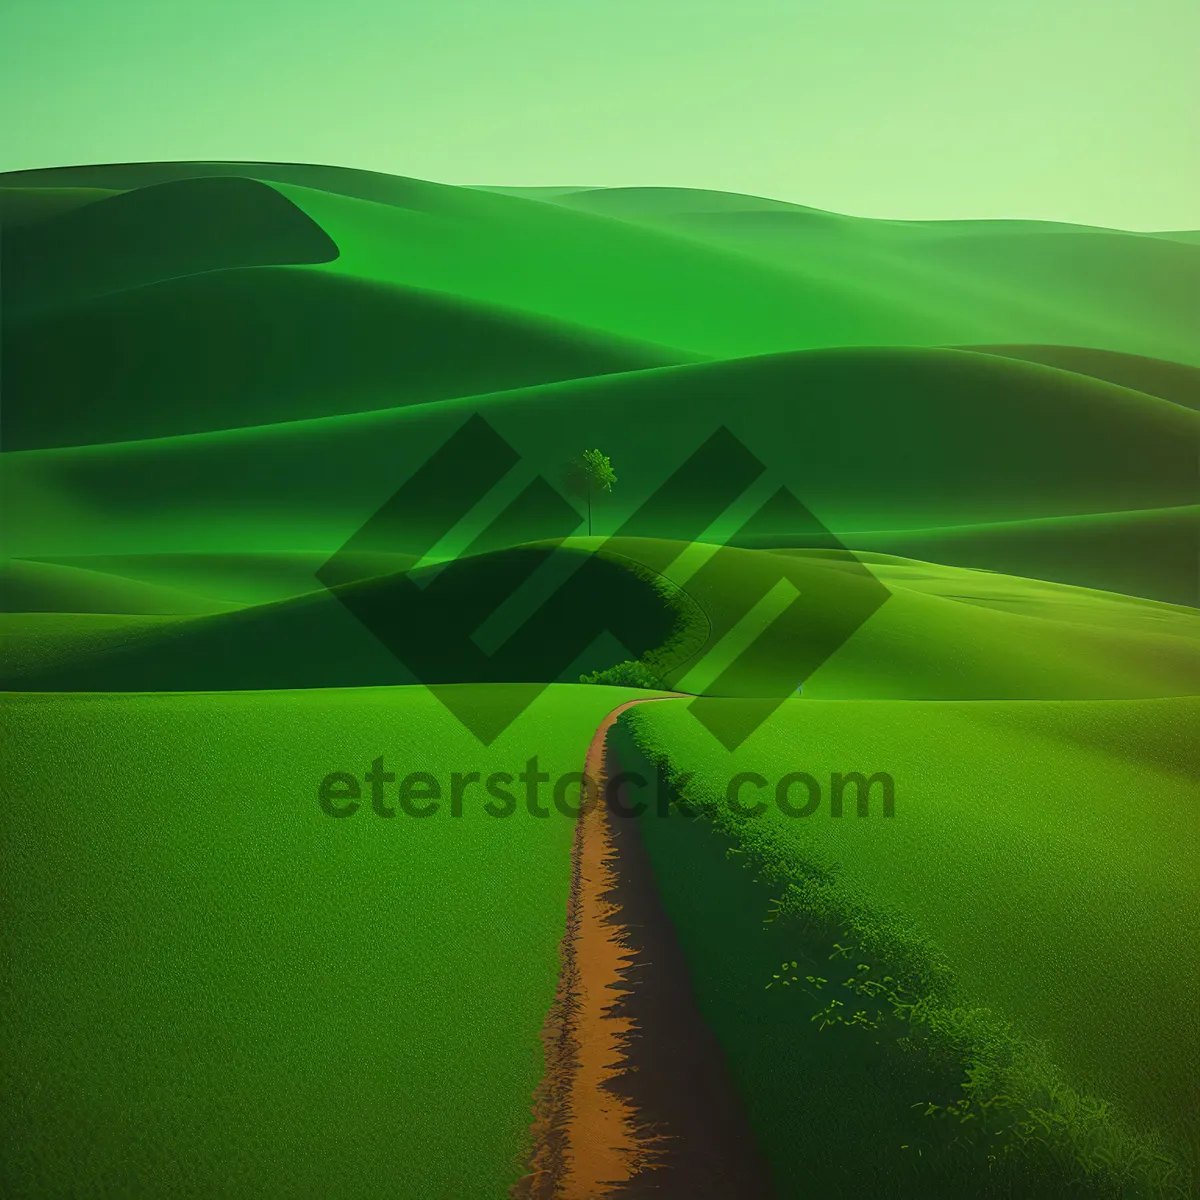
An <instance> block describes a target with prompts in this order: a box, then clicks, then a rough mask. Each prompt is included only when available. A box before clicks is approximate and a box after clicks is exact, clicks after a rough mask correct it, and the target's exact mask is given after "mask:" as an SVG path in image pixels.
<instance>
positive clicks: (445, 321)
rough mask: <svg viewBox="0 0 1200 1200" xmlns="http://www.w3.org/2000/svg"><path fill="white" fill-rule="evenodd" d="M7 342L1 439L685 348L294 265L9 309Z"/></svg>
mask: <svg viewBox="0 0 1200 1200" xmlns="http://www.w3.org/2000/svg"><path fill="white" fill-rule="evenodd" d="M5 339H6V340H5V345H6V358H5V367H4V380H5V385H6V387H7V388H10V389H11V390H12V394H14V395H17V396H19V397H20V398H21V402H20V403H19V404H14V405H13V406H12V407H11V409H10V410H9V411H8V413H7V416H6V419H5V423H4V439H5V446H6V447H7V448H8V449H10V450H25V449H39V448H42V447H45V446H65V445H86V444H88V443H94V442H113V441H122V440H126V439H137V438H153V437H167V436H172V435H176V434H184V433H195V432H202V431H206V430H212V429H228V428H233V427H238V426H242V425H262V424H268V423H271V422H282V421H292V420H303V419H305V418H309V417H324V416H329V415H333V414H338V413H351V412H363V411H370V410H374V409H388V408H393V407H395V406H398V405H404V404H421V403H426V402H428V401H431V400H440V399H443V398H445V397H447V396H469V395H474V394H476V393H480V392H492V391H502V390H504V389H506V388H514V387H525V386H529V385H531V384H539V383H545V382H549V381H555V380H560V379H572V378H575V377H578V376H589V375H604V374H609V373H612V372H618V371H627V370H634V369H640V368H645V367H657V366H663V365H666V364H670V363H675V362H680V361H685V360H686V359H687V357H688V356H687V355H684V354H680V353H677V352H674V351H670V350H665V349H662V348H660V347H653V346H647V345H640V344H636V343H630V342H623V341H621V340H620V339H616V338H611V337H606V336H598V335H595V334H593V333H591V332H590V331H588V330H582V329H577V328H573V327H570V326H565V325H563V324H561V323H559V324H556V323H553V322H550V321H547V320H539V321H534V320H530V319H528V318H526V317H523V316H521V315H520V314H515V313H507V312H502V311H495V310H491V309H488V308H486V307H483V306H481V305H478V304H470V303H465V302H463V301H460V300H458V299H456V298H454V297H448V296H440V295H435V294H429V293H424V292H420V291H415V290H413V289H409V288H401V287H397V286H391V285H388V284H383V283H379V282H374V281H365V280H362V279H359V278H356V277H354V276H352V275H348V274H347V275H341V274H321V273H318V272H316V271H314V270H311V269H305V268H302V267H259V268H256V269H245V270H242V269H238V270H220V271H211V272H204V273H199V274H191V275H188V276H186V277H182V278H177V279H168V280H166V281H163V282H158V283H153V284H148V285H146V286H144V287H138V288H133V289H129V290H125V291H120V292H117V293H114V294H111V295H105V296H101V297H98V298H90V299H84V300H80V301H79V302H77V303H74V304H69V305H64V306H62V307H59V308H56V309H54V310H53V311H50V312H47V313H43V314H42V315H41V316H38V317H36V318H30V319H28V320H16V321H13V322H10V323H9V324H8V325H6V328H5ZM67 347H69V348H70V353H69V354H68V353H65V349H66V348H67ZM165 395H170V396H171V397H172V401H173V402H172V404H171V405H169V406H167V405H163V404H162V403H161V398H162V397H163V396H165Z"/></svg>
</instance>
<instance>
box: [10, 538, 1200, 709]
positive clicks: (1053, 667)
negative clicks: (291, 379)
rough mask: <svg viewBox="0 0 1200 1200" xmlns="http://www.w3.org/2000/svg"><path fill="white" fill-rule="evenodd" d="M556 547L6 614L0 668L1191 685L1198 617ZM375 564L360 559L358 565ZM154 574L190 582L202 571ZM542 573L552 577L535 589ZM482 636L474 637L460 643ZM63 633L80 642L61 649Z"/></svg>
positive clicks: (984, 695) (309, 683)
mask: <svg viewBox="0 0 1200 1200" xmlns="http://www.w3.org/2000/svg"><path fill="white" fill-rule="evenodd" d="M551 550H552V546H551V545H550V544H546V545H530V546H525V547H520V548H511V549H505V550H500V551H495V552H490V553H484V554H480V555H477V556H471V557H467V558H462V559H459V560H457V561H455V562H453V563H451V564H449V565H448V566H446V567H445V568H443V569H442V570H441V572H440V574H439V576H438V578H437V581H436V584H434V585H433V589H432V590H431V591H425V590H422V589H420V588H417V587H415V586H413V585H412V583H411V582H410V580H409V579H408V578H407V577H405V576H402V575H396V574H388V575H382V576H379V577H377V578H368V579H366V580H362V581H360V582H357V583H353V584H349V585H346V586H345V587H344V588H342V589H340V591H339V594H340V596H341V601H339V600H338V599H336V598H335V597H334V595H333V594H331V593H329V592H326V591H319V592H309V593H306V594H302V595H300V596H297V597H294V598H291V599H288V600H282V601H277V602H274V603H268V604H263V605H257V606H249V607H243V608H233V609H232V610H230V611H225V612H215V613H213V612H210V613H208V614H204V615H199V616H192V617H188V618H186V619H183V618H181V619H178V620H170V621H159V622H147V621H125V622H115V623H113V622H110V623H106V624H97V625H95V627H94V629H93V632H92V634H91V636H89V637H87V638H84V639H82V640H80V639H79V638H78V637H77V636H76V635H77V631H79V630H82V629H83V628H85V627H86V621H84V620H83V619H82V618H71V619H70V620H67V621H65V622H63V621H59V620H57V619H56V617H55V615H54V614H51V613H45V614H42V619H40V620H38V619H35V618H34V617H31V616H30V615H29V614H11V615H0V628H3V629H4V630H5V633H6V637H5V646H4V652H3V655H2V656H0V661H2V665H3V669H4V677H5V678H6V679H7V680H8V684H9V686H11V687H19V688H22V689H26V690H38V691H60V690H94V691H105V690H113V691H159V690H161V691H191V690H208V689H218V690H219V689H230V688H233V689H248V688H285V687H354V686H368V685H381V684H395V683H408V682H412V681H413V675H412V674H410V671H412V672H415V673H416V676H417V677H418V678H421V679H423V680H424V681H425V682H433V681H438V682H447V683H461V682H471V681H474V682H480V681H482V682H504V681H514V682H515V681H542V682H548V683H551V682H556V681H559V682H565V681H573V680H575V679H577V678H578V676H579V674H580V673H582V672H585V671H594V670H601V669H604V668H606V667H609V666H612V665H613V664H615V663H619V662H622V661H624V660H625V659H628V658H638V657H642V658H644V659H645V661H646V662H647V663H648V664H649V665H650V666H651V667H652V668H653V669H654V670H655V671H657V673H658V676H659V678H661V679H663V681H664V683H666V684H667V685H668V686H670V687H672V688H676V689H677V690H679V691H684V692H701V691H705V692H707V693H708V694H710V695H730V696H755V695H758V696H761V695H766V696H775V695H785V694H787V693H788V692H790V691H791V690H792V689H793V688H794V686H795V683H796V682H797V681H799V680H803V682H804V688H805V694H806V695H807V696H812V697H815V698H817V699H889V698H890V699H917V700H922V699H925V700H933V699H946V700H950V699H1002V698H1012V699H1042V698H1044V699H1121V698H1123V699H1133V698H1138V697H1152V696H1164V695H1187V694H1190V693H1192V692H1193V691H1194V689H1195V686H1196V679H1197V678H1198V677H1200V617H1198V616H1197V614H1196V612H1195V610H1194V609H1188V608H1183V607H1178V606H1174V605H1168V604H1160V603H1156V602H1153V601H1147V600H1137V599H1133V598H1130V597H1127V596H1120V595H1116V594H1112V593H1108V592H1097V591H1091V590H1088V589H1085V588H1074V587H1068V586H1065V585H1061V584H1050V583H1040V582H1038V581H1035V580H1028V579H1019V578H1015V577H1012V576H1006V575H997V574H994V573H991V572H984V571H972V570H965V569H962V568H955V567H944V566H938V565H936V564H932V563H922V562H916V561H912V560H908V559H901V558H898V557H895V556H890V555H872V554H862V559H863V560H864V562H863V563H862V564H860V563H859V562H858V561H857V560H856V559H854V558H851V557H849V556H847V555H845V554H839V553H834V552H821V551H813V550H809V551H787V552H783V551H780V552H769V551H761V550H748V549H738V548H732V547H726V548H717V547H713V546H708V545H703V544H690V545H686V544H683V543H679V542H672V541H669V540H665V539H657V538H614V539H611V540H609V541H608V542H606V543H601V541H600V539H591V540H589V539H572V540H570V541H568V542H567V543H564V544H562V545H560V546H559V548H558V550H557V551H556V552H555V553H554V554H551ZM210 561H212V560H211V559H207V558H202V559H201V562H210ZM291 561H292V560H289V563H290V562H291ZM15 565H16V566H19V567H21V569H22V571H32V572H34V573H35V574H39V573H42V572H45V573H52V572H55V571H58V572H64V573H67V574H68V575H70V574H71V573H72V572H74V573H75V574H80V575H84V576H85V577H87V578H93V577H94V578H95V579H96V580H101V581H103V580H105V579H107V580H109V581H110V586H111V590H112V591H113V592H115V593H116V595H118V596H125V595H129V597H130V599H129V602H128V603H127V605H126V607H127V608H129V609H130V610H131V611H132V610H133V609H134V603H133V602H134V600H139V601H140V602H141V603H142V606H143V608H144V609H145V610H147V611H149V610H150V609H151V608H152V605H151V604H150V603H149V602H148V601H147V600H146V599H145V597H144V596H143V592H144V593H145V595H146V596H149V597H157V596H159V595H168V596H170V595H171V593H166V592H165V589H158V590H155V589H154V588H153V587H152V586H151V585H149V584H138V583H133V582H131V581H129V580H126V579H122V578H120V577H115V576H106V575H103V574H100V573H99V572H96V571H88V572H83V571H80V570H79V569H78V568H71V567H51V566H49V565H47V564H37V563H32V564H15ZM255 565H256V566H259V567H261V565H262V564H261V562H257V561H256V563H255ZM380 565H388V564H386V560H382V561H379V560H373V559H367V560H366V561H365V563H364V564H362V565H361V567H360V569H362V570H365V571H373V570H374V569H375V568H376V567H378V566H380ZM157 566H158V568H159V569H162V570H173V571H174V573H175V577H179V575H180V574H181V573H182V574H187V575H189V578H192V579H195V581H196V585H197V586H199V587H203V586H204V582H203V579H202V578H200V577H199V576H198V574H197V572H198V569H199V568H198V565H196V566H195V567H194V568H193V571H192V572H190V573H189V572H187V571H184V570H183V567H181V566H180V564H179V562H178V560H177V559H176V560H169V561H168V563H166V564H157ZM214 566H215V568H216V569H217V570H218V571H219V570H222V569H226V570H227V569H229V564H228V562H226V561H224V560H220V559H218V560H216V562H215V563H214ZM539 571H540V572H549V573H550V574H549V579H550V583H549V584H548V585H547V586H546V588H545V589H544V593H543V592H539V591H537V590H536V587H535V586H534V585H535V583H536V580H537V579H538V577H539V576H538V572H539ZM880 585H882V588H881V586H880ZM520 587H530V588H531V589H532V590H531V592H530V599H529V601H528V603H527V604H525V605H524V606H520V605H519V606H518V607H517V609H516V613H517V614H518V615H517V616H515V617H514V618H513V620H514V621H515V622H516V625H514V627H513V628H512V629H508V628H507V626H498V627H497V630H496V631H495V638H494V640H495V641H496V643H497V644H496V645H492V644H491V642H489V641H488V636H489V635H488V630H489V629H490V628H491V625H492V624H493V622H491V621H490V614H493V613H498V612H501V611H502V605H503V603H504V602H505V600H506V597H508V596H509V595H510V594H513V593H516V594H520V593H519V592H518V588H520ZM779 587H787V588H788V589H790V594H791V595H793V596H795V597H797V600H796V603H795V605H794V606H793V607H789V608H786V609H784V610H783V611H777V609H776V607H772V606H770V605H760V604H757V603H756V602H757V601H759V600H760V599H761V598H762V597H763V596H765V595H767V594H768V593H769V592H770V591H771V589H773V588H779ZM139 589H140V590H139ZM91 590H92V592H94V593H95V594H97V595H102V594H104V593H103V592H102V591H101V590H100V589H99V587H98V585H95V584H93V585H91ZM180 595H182V593H180ZM45 598H46V602H47V603H49V599H50V598H52V597H50V596H46V597H45ZM879 599H883V603H882V606H881V607H879V608H878V609H877V611H874V613H873V614H872V615H871V616H870V618H869V620H867V622H866V623H865V624H864V625H863V626H862V627H861V628H858V629H857V630H856V631H855V632H853V633H852V634H851V636H849V638H848V640H846V641H844V643H839V641H838V638H839V636H841V634H842V633H844V632H845V631H846V630H850V629H853V628H854V626H853V623H851V624H849V625H847V623H846V622H847V614H851V615H853V614H854V613H856V612H870V606H871V605H874V604H875V603H877V602H878V600H879ZM209 603H210V604H211V603H212V602H209ZM864 605H865V606H867V607H866V608H864ZM114 606H115V603H114ZM159 607H160V608H169V607H170V606H168V605H166V604H165V603H164V604H160V605H159ZM350 610H352V611H353V612H354V613H357V614H359V616H360V617H361V618H362V620H364V621H366V622H368V623H369V625H370V628H371V629H373V630H374V631H375V633H374V634H372V633H368V632H367V629H366V628H364V625H363V623H362V621H360V620H356V619H354V617H353V616H352V615H351V611H350ZM176 611H180V609H178V608H177V609H176ZM521 622H524V624H522V623H521ZM477 626H478V627H479V628H480V630H482V631H483V632H482V634H481V635H480V636H482V637H483V641H482V642H480V641H477V640H475V639H467V638H464V636H463V635H462V632H461V631H462V630H463V629H471V630H474V629H476V627H477ZM59 628H61V629H62V631H63V635H64V637H67V638H68V639H75V640H72V641H70V643H69V645H62V644H55V642H54V631H55V630H56V629H59ZM416 629H419V630H420V631H421V637H420V638H419V639H417V640H415V641H414V639H413V637H412V636H411V634H412V631H413V630H416ZM502 634H503V635H504V636H503V638H501V635H502ZM379 639H382V640H383V641H384V643H385V644H388V645H392V644H394V645H395V646H396V648H397V654H396V656H395V657H394V656H393V655H391V654H388V653H386V652H385V651H384V650H383V648H382V647H381V645H380V640H379ZM300 646H302V647H304V652H303V653H302V654H301V653H297V647H300ZM831 648H834V653H833V654H832V657H826V656H827V655H828V654H829V652H830V649H831ZM397 659H399V660H402V661H403V662H404V663H406V664H407V669H406V667H405V666H402V665H401V662H400V661H397ZM564 662H565V663H566V666H565V667H564V665H563V664H564ZM734 663H736V664H737V670H736V671H735V672H734V674H733V675H731V676H726V675H723V672H724V671H725V670H726V668H728V667H730V666H731V665H733V664H734ZM781 689H782V690H781Z"/></svg>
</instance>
